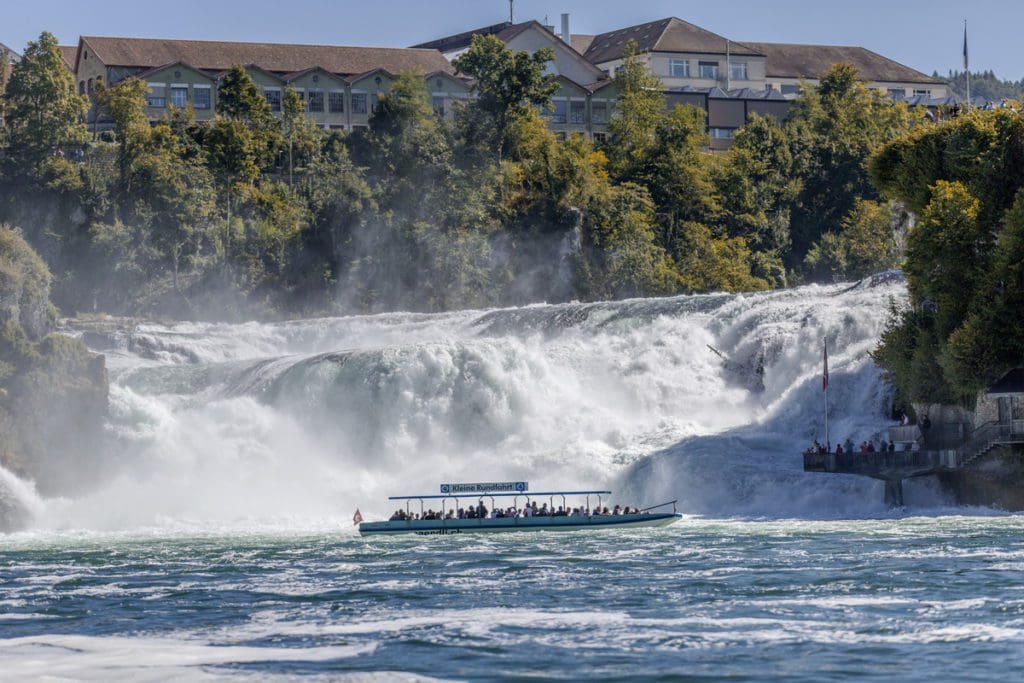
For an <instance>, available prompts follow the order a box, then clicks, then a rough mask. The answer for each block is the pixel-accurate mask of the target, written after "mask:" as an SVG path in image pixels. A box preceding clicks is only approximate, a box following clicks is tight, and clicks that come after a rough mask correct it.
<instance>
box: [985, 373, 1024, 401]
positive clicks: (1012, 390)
mask: <svg viewBox="0 0 1024 683" xmlns="http://www.w3.org/2000/svg"><path fill="white" fill-rule="evenodd" d="M985 393H986V394H988V395H989V396H1000V395H1003V396H1005V395H1007V394H1024V368H1014V369H1013V370H1010V371H1009V372H1008V373H1006V374H1005V375H1003V377H1002V379H1000V380H999V381H998V382H996V383H995V384H993V385H992V386H990V387H989V388H988V391H986V392H985Z"/></svg>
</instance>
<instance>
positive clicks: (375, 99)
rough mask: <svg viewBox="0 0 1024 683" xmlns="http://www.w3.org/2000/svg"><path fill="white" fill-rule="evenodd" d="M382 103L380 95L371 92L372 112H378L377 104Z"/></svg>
mask: <svg viewBox="0 0 1024 683" xmlns="http://www.w3.org/2000/svg"><path fill="white" fill-rule="evenodd" d="M378 105H380V95H378V94H377V93H375V92H374V93H370V113H371V114H376V113H377V106H378Z"/></svg>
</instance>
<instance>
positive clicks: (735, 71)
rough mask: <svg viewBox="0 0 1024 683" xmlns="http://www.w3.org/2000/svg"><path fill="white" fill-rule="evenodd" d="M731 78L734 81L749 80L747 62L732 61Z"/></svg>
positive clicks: (730, 65)
mask: <svg viewBox="0 0 1024 683" xmlns="http://www.w3.org/2000/svg"><path fill="white" fill-rule="evenodd" d="M729 79H730V80H733V81H745V80H747V63H746V62H731V63H730V64H729Z"/></svg>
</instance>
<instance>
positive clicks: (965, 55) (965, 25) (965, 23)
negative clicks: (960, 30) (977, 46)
mask: <svg viewBox="0 0 1024 683" xmlns="http://www.w3.org/2000/svg"><path fill="white" fill-rule="evenodd" d="M967 69H968V67H967V22H966V21H965V22H964V71H967Z"/></svg>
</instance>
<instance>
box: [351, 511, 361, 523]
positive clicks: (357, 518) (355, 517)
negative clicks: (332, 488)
mask: <svg viewBox="0 0 1024 683" xmlns="http://www.w3.org/2000/svg"><path fill="white" fill-rule="evenodd" d="M362 521H363V515H362V513H360V512H359V508H356V514H354V515H352V523H353V524H359V523H360V522H362Z"/></svg>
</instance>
